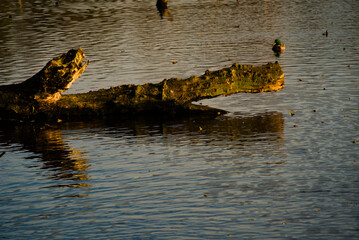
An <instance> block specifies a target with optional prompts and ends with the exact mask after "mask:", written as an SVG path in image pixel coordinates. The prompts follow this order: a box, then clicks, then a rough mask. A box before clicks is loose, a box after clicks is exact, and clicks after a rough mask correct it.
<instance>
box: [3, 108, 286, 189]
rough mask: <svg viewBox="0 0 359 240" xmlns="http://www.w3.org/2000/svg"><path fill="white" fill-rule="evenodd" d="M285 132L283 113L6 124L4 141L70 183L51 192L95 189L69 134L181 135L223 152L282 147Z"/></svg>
mask: <svg viewBox="0 0 359 240" xmlns="http://www.w3.org/2000/svg"><path fill="white" fill-rule="evenodd" d="M106 129H111V131H107V130H106ZM283 129H284V119H283V116H282V114H281V113H278V112H274V113H266V114H260V115H256V116H251V117H226V116H222V117H217V118H210V117H205V116H201V117H190V118H183V119H166V120H164V119H158V118H141V119H135V120H133V119H128V120H123V119H121V120H118V119H107V120H99V121H94V122H69V123H60V124H58V125H41V126H40V125H36V124H20V125H12V124H11V125H4V124H2V125H1V127H0V142H3V143H5V144H8V145H13V144H20V145H21V147H22V148H23V149H24V150H26V151H30V152H32V153H33V154H34V155H33V156H30V157H28V158H29V159H40V161H39V162H41V166H40V168H41V169H43V170H46V173H44V174H43V175H45V176H46V177H48V178H49V179H53V180H67V182H69V181H70V184H66V185H64V184H55V185H53V186H50V187H91V185H90V184H87V183H86V181H87V180H89V179H90V177H89V176H88V169H89V167H90V163H89V162H90V160H89V159H87V158H86V152H83V151H79V150H76V149H75V148H73V147H72V146H71V144H70V143H69V142H68V141H66V137H65V138H64V137H63V132H64V131H66V132H71V131H75V132H76V131H78V130H84V131H86V132H87V134H97V135H103V136H106V137H110V138H113V140H115V139H118V138H121V137H126V138H142V139H146V138H151V136H156V137H159V138H163V139H166V137H168V136H179V135H181V136H182V137H183V136H184V138H185V139H187V140H189V142H188V143H186V144H190V145H193V144H198V142H202V143H204V144H206V145H214V146H217V147H218V144H219V145H222V144H225V143H227V144H228V143H229V142H230V143H231V144H239V145H243V144H246V143H251V142H256V141H274V142H280V141H281V140H282V138H283ZM262 134H266V135H268V134H269V135H270V137H266V138H261V137H260V136H261V135H262ZM194 136H195V137H194ZM85 141H86V140H85ZM167 141H173V140H167ZM275 145H277V144H275ZM268 146H270V144H268ZM266 151H267V150H266ZM268 151H271V149H268ZM253 154H255V153H253ZM71 182H72V183H71Z"/></svg>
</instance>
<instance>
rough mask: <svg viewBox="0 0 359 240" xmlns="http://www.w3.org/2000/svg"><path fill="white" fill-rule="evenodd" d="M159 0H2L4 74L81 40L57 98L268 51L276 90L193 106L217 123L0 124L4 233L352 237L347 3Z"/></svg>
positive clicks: (351, 19)
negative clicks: (279, 83) (276, 73)
mask: <svg viewBox="0 0 359 240" xmlns="http://www.w3.org/2000/svg"><path fill="white" fill-rule="evenodd" d="M168 5H169V9H168V12H167V13H166V14H165V15H164V16H163V18H161V17H160V15H159V14H158V12H157V9H156V6H155V1H154V0H153V1H152V0H151V1H150V0H145V1H130V0H128V1H125V0H123V1H120V0H111V1H110V0H108V1H105V0H101V1H84V0H77V1H70V0H60V1H58V5H56V1H45V0H32V1H30V0H29V1H26V0H19V1H10V0H2V1H1V2H0V10H1V11H0V84H2V85H4V84H10V83H17V82H21V81H23V80H25V79H27V78H28V77H30V76H32V75H33V74H35V73H36V72H37V71H39V70H40V69H41V68H42V67H43V66H44V65H45V64H46V63H47V62H48V61H49V60H50V59H51V58H52V57H55V56H57V55H59V54H61V53H63V52H66V51H68V50H69V49H70V48H75V47H79V46H81V47H82V48H84V50H85V52H86V55H87V57H88V59H90V61H91V63H90V65H89V66H88V68H87V69H86V71H85V73H84V74H83V75H82V76H81V77H80V78H79V79H78V80H77V82H76V83H75V84H74V85H73V86H72V88H71V89H70V90H69V91H68V92H69V93H78V92H87V91H89V90H96V89H100V88H108V87H110V86H116V85H121V84H129V83H133V84H143V83H147V82H153V83H155V82H160V81H161V80H163V79H164V78H170V77H180V78H185V77H189V76H191V75H201V74H203V72H204V71H205V70H206V69H211V70H215V69H219V68H222V67H227V66H230V65H231V64H232V63H233V62H237V63H240V64H255V65H262V64H265V63H267V62H273V61H279V63H280V64H281V66H282V67H283V70H284V74H285V79H286V83H285V88H284V89H283V90H282V91H280V92H276V93H260V94H236V95H232V96H229V97H218V98H216V99H211V100H205V101H202V102H200V104H205V105H210V106H213V107H217V108H221V109H225V110H227V111H229V112H230V113H229V114H228V115H227V116H222V117H220V118H218V119H211V118H205V117H202V118H184V119H164V118H163V117H161V116H156V117H154V118H151V119H131V120H125V119H112V120H101V121H100V120H98V121H92V122H73V123H60V124H57V125H36V124H25V123H22V124H16V125H5V124H4V123H2V124H1V125H0V152H3V151H4V152H6V153H5V155H3V156H2V157H1V158H0V239H78V238H83V239H227V238H230V239H359V200H358V199H359V15H358V12H359V2H358V1H355V0H348V1H339V0H337V1H336V0H329V1H319V0H317V1H310V2H309V1H308V2H307V1H289V0H285V1H279V0H278V1H276V0H274V1H251V0H244V1H235V0H231V1H230V0H222V1H215V0H198V1H189V0H173V1H171V0H170V1H169V4H168ZM326 30H328V32H329V35H328V37H326V36H325V35H323V33H324V32H325V31H326ZM275 38H280V39H281V40H282V41H283V42H284V43H285V44H286V51H285V52H284V53H283V54H282V55H281V56H280V57H276V56H274V54H273V53H272V51H271V44H272V42H273V41H274V39H275ZM173 61H176V64H173V63H172V62H173ZM300 79H301V81H299V80H300ZM291 112H292V113H293V112H295V114H294V115H293V116H292V115H291V114H290V113H291Z"/></svg>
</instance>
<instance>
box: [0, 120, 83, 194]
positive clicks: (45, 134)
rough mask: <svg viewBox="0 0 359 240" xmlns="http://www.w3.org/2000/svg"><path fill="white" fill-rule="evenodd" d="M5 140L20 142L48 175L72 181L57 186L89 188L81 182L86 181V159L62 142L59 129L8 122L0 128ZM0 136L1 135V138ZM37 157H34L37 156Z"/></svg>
mask: <svg viewBox="0 0 359 240" xmlns="http://www.w3.org/2000/svg"><path fill="white" fill-rule="evenodd" d="M0 131H1V132H2V134H3V137H4V138H5V139H1V141H3V142H8V143H20V144H21V145H22V146H23V148H24V149H26V150H28V151H31V152H33V153H35V158H37V157H40V158H41V161H42V162H43V165H42V166H41V168H42V169H47V170H49V172H47V173H46V175H47V174H49V177H50V178H53V179H56V180H61V179H62V180H73V181H74V182H73V183H71V184H66V185H57V186H59V187H89V185H88V184H85V183H82V180H88V179H89V178H88V175H87V169H88V160H87V159H85V158H83V157H82V156H81V155H82V153H81V152H78V151H76V150H74V149H72V148H71V147H70V146H68V145H67V144H66V143H64V140H63V138H62V135H61V130H60V129H57V128H44V127H40V126H36V125H30V124H24V125H16V126H14V125H7V126H3V127H1V128H0ZM3 137H2V138H3ZM38 154H39V155H40V156H37V155H38Z"/></svg>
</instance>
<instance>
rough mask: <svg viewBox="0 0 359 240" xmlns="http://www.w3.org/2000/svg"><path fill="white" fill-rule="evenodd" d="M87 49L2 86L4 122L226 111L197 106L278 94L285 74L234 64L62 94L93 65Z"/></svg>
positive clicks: (266, 67)
mask: <svg viewBox="0 0 359 240" xmlns="http://www.w3.org/2000/svg"><path fill="white" fill-rule="evenodd" d="M84 57H85V55H84V51H83V50H82V49H81V48H79V49H72V50H70V51H69V52H67V53H65V54H62V55H61V56H59V57H56V58H54V59H53V60H51V61H50V62H49V63H48V64H47V65H46V66H45V67H44V68H43V69H42V70H41V71H40V72H39V73H37V74H36V75H34V76H33V77H31V78H30V79H28V80H26V81H25V82H23V83H19V84H12V85H6V86H0V119H2V120H9V119H18V120H36V119H41V120H46V121H51V120H58V119H62V120H65V119H81V118H88V117H96V116H101V117H103V116H112V115H117V116H128V115H137V114H154V113H161V114H165V115H176V114H191V113H193V114H198V113H206V114H210V113H215V114H217V113H224V112H225V111H223V110H219V109H213V108H210V107H207V106H199V105H194V104H192V102H193V101H198V100H201V99H205V98H213V97H216V96H219V95H230V94H234V93H239V92H251V93H257V92H263V91H278V90H280V89H282V88H283V85H284V75H283V71H282V68H281V67H280V65H279V63H278V62H275V63H268V64H266V65H263V66H258V67H254V66H252V65H238V64H233V65H232V66H231V67H228V68H224V69H222V70H218V71H209V70H207V71H206V72H205V74H204V75H202V76H199V77H196V76H193V77H190V78H187V79H178V78H171V79H165V80H163V81H162V82H160V83H157V84H150V83H147V84H144V85H121V86H117V87H111V88H109V89H100V90H97V91H90V92H88V93H81V94H66V95H61V92H63V91H66V90H67V89H68V88H69V87H70V86H71V84H72V83H73V82H74V81H75V80H76V79H77V78H78V77H79V76H80V75H81V74H82V73H83V71H84V70H85V68H86V67H87V65H88V63H89V62H88V61H87V62H85V63H83V61H84Z"/></svg>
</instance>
